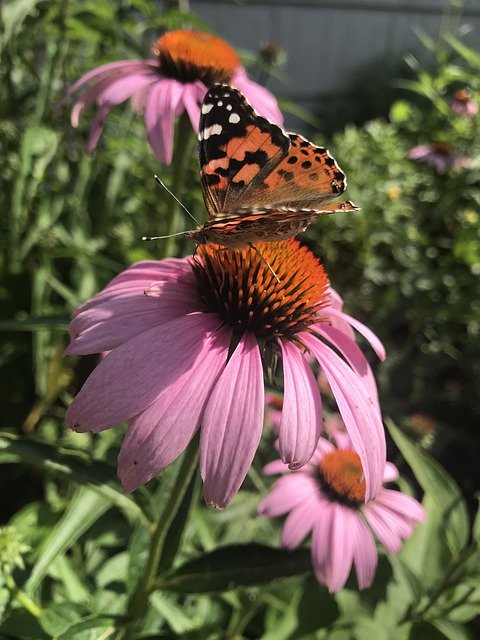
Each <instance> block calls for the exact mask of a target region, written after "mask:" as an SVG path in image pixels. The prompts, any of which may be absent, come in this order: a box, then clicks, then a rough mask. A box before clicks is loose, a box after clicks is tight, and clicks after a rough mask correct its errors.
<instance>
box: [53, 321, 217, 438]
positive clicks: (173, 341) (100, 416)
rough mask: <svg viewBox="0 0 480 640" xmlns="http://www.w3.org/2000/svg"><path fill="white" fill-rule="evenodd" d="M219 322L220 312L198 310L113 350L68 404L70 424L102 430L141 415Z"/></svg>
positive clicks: (182, 370)
mask: <svg viewBox="0 0 480 640" xmlns="http://www.w3.org/2000/svg"><path fill="white" fill-rule="evenodd" d="M219 324H220V320H219V318H218V316H217V315H216V314H207V313H194V314H191V315H189V316H185V317H183V318H179V319H178V320H172V321H171V322H167V323H166V324H163V325H159V326H156V327H154V328H153V329H149V330H148V331H144V332H142V333H140V334H139V335H137V336H136V337H135V338H132V339H131V340H129V341H128V342H126V343H125V344H122V345H121V346H120V347H118V348H117V349H114V350H113V351H111V352H110V353H109V354H108V355H107V356H105V358H103V360H102V361H101V362H100V364H99V365H98V366H97V367H96V369H95V370H94V371H93V373H92V374H91V375H90V377H89V378H88V379H87V381H86V382H85V384H84V385H83V387H82V388H81V389H80V391H79V393H78V395H77V397H76V398H75V400H74V401H73V403H72V404H71V405H70V407H69V409H68V411H67V416H66V422H67V425H68V426H69V427H72V428H73V429H74V430H75V431H82V432H83V431H102V430H103V429H108V428H109V427H111V426H113V425H115V424H118V423H119V422H122V421H123V420H128V419H129V418H131V417H133V416H134V415H136V414H138V413H140V411H143V410H144V409H145V408H146V407H148V406H149V405H151V404H152V402H154V401H155V400H156V398H157V397H158V395H159V394H160V392H161V391H162V390H163V389H165V388H166V387H168V386H169V385H170V384H172V383H173V382H174V381H175V380H177V379H178V378H179V377H180V376H181V375H182V374H183V373H185V371H187V370H188V369H189V368H190V367H191V366H192V363H193V362H194V361H195V358H196V356H197V354H198V353H199V351H200V350H201V349H202V345H203V342H204V341H205V340H206V339H207V337H208V334H209V333H211V332H213V331H215V330H216V329H218V327H219Z"/></svg>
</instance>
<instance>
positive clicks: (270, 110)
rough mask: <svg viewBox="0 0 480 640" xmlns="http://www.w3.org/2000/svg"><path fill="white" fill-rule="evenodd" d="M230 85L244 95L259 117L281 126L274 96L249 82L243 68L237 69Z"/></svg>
mask: <svg viewBox="0 0 480 640" xmlns="http://www.w3.org/2000/svg"><path fill="white" fill-rule="evenodd" d="M231 84H232V85H233V86H234V87H236V88H237V89H240V91H241V92H242V93H243V94H245V97H246V98H247V100H248V101H249V102H250V104H251V105H252V107H253V108H254V109H255V111H257V112H258V113H259V114H260V115H261V116H263V117H264V118H268V120H271V122H274V123H275V124H278V125H282V124H283V116H282V112H281V111H280V109H279V108H278V104H277V101H276V99H275V96H274V95H273V94H272V93H270V91H269V90H268V89H265V87H262V85H260V84H258V83H257V82H253V80H249V79H248V77H247V74H246V73H245V69H244V68H243V67H240V66H239V67H237V69H236V70H235V73H234V75H233V78H232V80H231Z"/></svg>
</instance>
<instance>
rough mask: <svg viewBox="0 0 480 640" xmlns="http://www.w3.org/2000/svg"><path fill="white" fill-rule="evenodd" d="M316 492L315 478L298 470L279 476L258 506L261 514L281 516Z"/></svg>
mask: <svg viewBox="0 0 480 640" xmlns="http://www.w3.org/2000/svg"><path fill="white" fill-rule="evenodd" d="M317 494H318V485H317V480H316V479H315V478H312V477H311V476H309V475H307V474H306V473H303V471H299V472H298V473H297V472H296V473H292V472H290V473H289V474H288V475H286V476H282V477H281V478H279V479H278V480H277V481H276V482H275V483H274V485H273V487H272V490H271V492H270V493H269V494H268V495H267V496H266V497H265V498H264V499H263V500H262V502H261V503H260V504H259V506H258V510H257V511H258V513H259V515H262V516H269V517H275V516H281V515H283V514H284V513H288V512H289V511H291V510H292V509H294V508H295V507H296V506H298V505H300V504H302V503H303V502H305V501H306V500H309V499H310V497H311V496H312V495H317Z"/></svg>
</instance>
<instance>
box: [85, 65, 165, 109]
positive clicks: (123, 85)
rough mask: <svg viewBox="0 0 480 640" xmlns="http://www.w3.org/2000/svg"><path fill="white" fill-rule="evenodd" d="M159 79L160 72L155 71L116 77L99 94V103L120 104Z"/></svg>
mask: <svg viewBox="0 0 480 640" xmlns="http://www.w3.org/2000/svg"><path fill="white" fill-rule="evenodd" d="M157 81H158V74H156V73H155V72H153V71H147V72H142V73H134V74H131V75H130V76H128V77H127V78H119V79H118V80H117V79H116V80H115V81H114V82H111V83H110V84H109V85H108V87H106V88H105V89H104V91H103V92H102V93H101V94H100V95H99V97H98V99H97V102H98V104H105V103H106V104H120V103H121V102H125V100H128V98H130V97H131V96H132V95H133V94H134V93H136V92H137V91H139V90H140V89H142V88H143V87H146V86H148V85H150V84H152V83H154V82H157Z"/></svg>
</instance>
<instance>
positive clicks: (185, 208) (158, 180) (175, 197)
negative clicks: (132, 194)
mask: <svg viewBox="0 0 480 640" xmlns="http://www.w3.org/2000/svg"><path fill="white" fill-rule="evenodd" d="M154 177H155V180H156V182H158V184H159V185H160V186H161V187H163V188H164V189H165V191H166V192H167V193H169V194H170V195H171V196H172V198H173V199H174V200H175V202H178V204H179V205H180V206H181V207H182V209H183V210H184V211H185V212H186V213H187V214H188V215H189V216H190V218H191V219H192V220H193V221H194V222H195V223H196V224H198V226H200V223H199V222H198V220H195V218H194V217H193V215H192V214H191V213H190V211H189V210H188V209H187V207H186V206H185V205H184V204H183V203H182V202H180V200H179V199H178V198H177V196H176V195H175V194H174V193H172V192H171V191H170V189H169V188H168V187H167V185H166V184H164V183H163V182H162V181H161V180H160V178H159V177H158V176H154ZM165 237H169V238H170V237H171V236H165Z"/></svg>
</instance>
